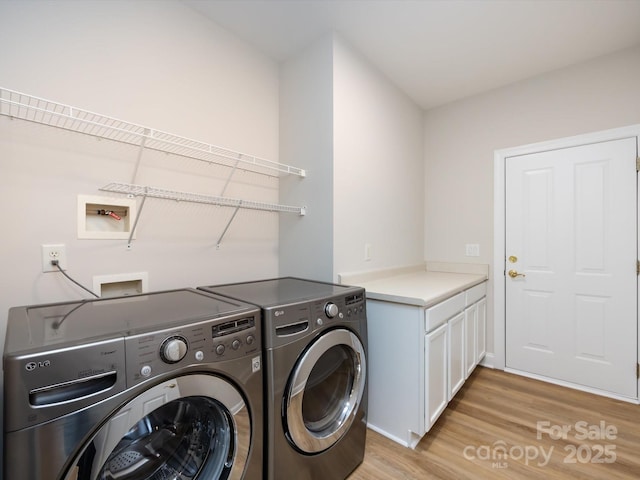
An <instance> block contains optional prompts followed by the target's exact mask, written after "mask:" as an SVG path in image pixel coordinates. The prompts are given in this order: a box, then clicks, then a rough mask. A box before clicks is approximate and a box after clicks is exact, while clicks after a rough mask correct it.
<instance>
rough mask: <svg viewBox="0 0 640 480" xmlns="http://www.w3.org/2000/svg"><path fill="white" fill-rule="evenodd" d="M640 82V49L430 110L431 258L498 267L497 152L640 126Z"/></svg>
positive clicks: (428, 256)
mask: <svg viewBox="0 0 640 480" xmlns="http://www.w3.org/2000/svg"><path fill="white" fill-rule="evenodd" d="M638 78H640V48H639V47H636V48H632V49H628V50H624V51H621V52H618V53H615V54H611V55H607V56H603V57H600V58H597V59H595V60H591V61H588V62H584V63H580V64H576V65H573V66H570V67H567V68H563V69H561V70H557V71H554V72H550V73H547V74H544V75H540V76H537V77H534V78H531V79H528V80H524V81H521V82H518V83H515V84H512V85H508V86H505V87H503V88H499V89H496V90H493V91H491V92H488V93H485V94H482V95H477V96H474V97H470V98H467V99H464V100H461V101H458V102H454V103H452V104H449V105H445V106H442V107H439V108H435V109H432V110H429V111H427V112H426V114H425V123H424V138H425V218H426V222H425V246H424V255H425V258H426V259H427V260H434V261H446V262H462V263H465V262H469V263H485V264H491V265H492V264H493V222H494V218H493V162H494V151H495V150H497V149H503V148H508V147H517V146H519V145H526V144H530V143H535V142H541V141H546V140H553V139H556V138H563V137H569V136H573V135H579V134H585V133H590V132H596V131H600V130H607V129H611V128H617V127H623V126H627V125H634V124H638V123H640V88H638ZM467 243H477V244H479V245H480V256H479V257H467V256H465V244H467ZM501 274H502V272H491V275H492V276H493V275H501ZM489 286H490V292H489V296H488V298H489V299H490V300H489V302H488V317H487V318H488V319H489V321H488V322H487V338H488V342H487V343H488V345H487V348H488V350H489V352H492V351H493V335H494V331H495V330H494V325H493V322H492V319H493V304H492V301H491V295H492V290H491V282H489ZM498 327H499V326H498ZM489 358H490V356H489Z"/></svg>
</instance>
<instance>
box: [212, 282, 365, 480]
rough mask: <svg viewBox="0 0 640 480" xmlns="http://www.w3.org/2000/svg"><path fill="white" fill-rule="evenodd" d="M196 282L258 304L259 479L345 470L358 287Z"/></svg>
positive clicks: (355, 430) (360, 426) (360, 385)
mask: <svg viewBox="0 0 640 480" xmlns="http://www.w3.org/2000/svg"><path fill="white" fill-rule="evenodd" d="M200 288H202V289H204V290H206V291H209V292H213V293H216V294H219V295H225V296H228V297H230V298H235V299H239V300H242V301H245V302H248V303H253V304H255V305H257V306H260V307H261V308H262V312H263V339H264V342H263V346H264V350H263V353H264V360H265V381H266V383H265V408H266V411H265V415H266V420H267V423H266V427H265V429H266V431H265V434H266V441H265V443H266V445H265V452H266V454H265V459H266V464H265V471H266V475H265V478H266V479H268V480H291V479H295V480H343V479H345V478H346V477H347V476H349V474H350V473H351V472H352V471H353V470H354V469H355V468H356V467H357V466H358V465H359V464H360V463H361V462H362V460H363V458H364V449H365V439H366V412H367V390H366V379H367V361H366V358H367V352H366V348H367V323H366V308H365V291H364V289H362V288H359V287H349V286H345V285H334V284H330V283H323V282H315V281H311V280H306V279H300V278H293V277H285V278H277V279H270V280H263V281H257V282H247V283H236V284H227V285H218V286H210V287H200Z"/></svg>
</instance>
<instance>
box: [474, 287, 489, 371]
mask: <svg viewBox="0 0 640 480" xmlns="http://www.w3.org/2000/svg"><path fill="white" fill-rule="evenodd" d="M486 353H487V299H486V297H482V298H481V299H480V300H479V301H478V312H477V316H476V364H478V363H480V361H481V360H482V359H483V358H484V356H485V354H486Z"/></svg>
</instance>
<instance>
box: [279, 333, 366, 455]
mask: <svg viewBox="0 0 640 480" xmlns="http://www.w3.org/2000/svg"><path fill="white" fill-rule="evenodd" d="M366 370H367V364H366V357H365V351H364V347H363V345H362V343H361V342H360V339H359V338H358V337H357V336H356V335H355V334H354V333H353V332H351V331H349V330H346V329H343V328H340V329H336V330H330V331H327V332H326V333H324V334H323V335H321V336H320V337H318V338H317V339H316V340H315V341H314V342H312V343H311V345H309V346H308V348H307V349H306V350H305V351H304V353H303V354H302V355H301V357H300V358H299V359H298V361H297V362H296V365H295V367H294V369H293V371H292V373H291V376H290V378H289V382H288V386H287V389H286V392H285V398H284V412H283V414H284V418H283V420H284V427H285V432H286V434H287V438H288V439H289V441H290V442H291V443H293V445H294V446H295V447H296V448H298V449H299V450H300V451H302V452H305V453H308V454H315V453H319V452H322V451H324V450H326V449H327V448H329V447H331V446H332V445H334V444H335V443H336V442H338V441H339V440H340V438H342V436H343V435H344V434H345V433H346V432H347V431H348V430H349V428H350V427H351V425H352V423H353V421H354V420H355V418H356V414H357V412H358V408H359V407H360V402H361V401H362V396H363V394H364V391H365V379H366Z"/></svg>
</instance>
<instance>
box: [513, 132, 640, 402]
mask: <svg viewBox="0 0 640 480" xmlns="http://www.w3.org/2000/svg"><path fill="white" fill-rule="evenodd" d="M636 158H637V152H636V139H635V138H628V139H622V140H615V141H608V142H601V143H594V144H590V145H583V146H578V147H572V148H564V149H560V150H553V151H547V152H541V153H533V154H529V155H522V156H515V157H510V158H507V159H506V167H505V190H506V191H505V205H506V229H505V249H506V252H505V253H506V263H505V272H506V273H507V276H506V279H505V280H506V286H505V290H506V291H505V313H506V336H505V340H506V345H505V348H506V366H507V368H512V369H516V370H520V371H523V372H529V373H532V374H536V375H541V376H545V377H549V378H553V379H557V380H561V381H566V382H570V383H574V384H578V385H582V386H585V387H591V388H595V389H598V390H603V391H607V392H611V393H614V394H618V395H622V396H627V397H637V380H636V364H637V339H638V335H637V324H638V322H637V279H638V277H637V273H636V260H637V212H636V198H637V197H636V185H637V173H636ZM510 271H512V274H513V275H517V276H515V277H511V276H509V274H508V272H510Z"/></svg>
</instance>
